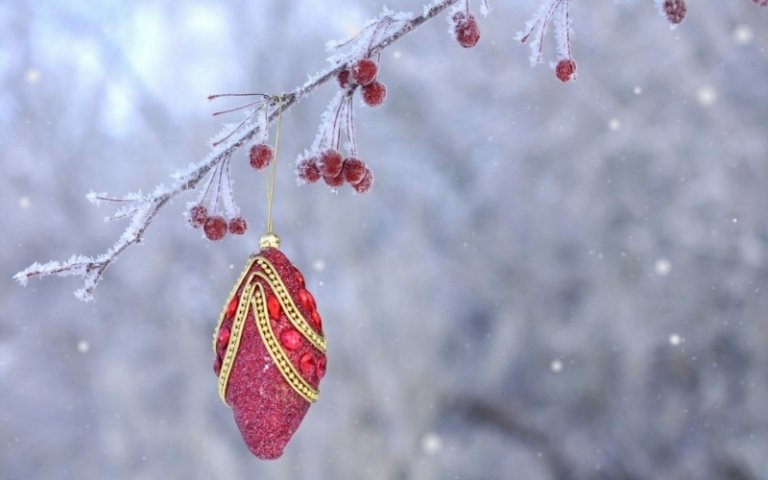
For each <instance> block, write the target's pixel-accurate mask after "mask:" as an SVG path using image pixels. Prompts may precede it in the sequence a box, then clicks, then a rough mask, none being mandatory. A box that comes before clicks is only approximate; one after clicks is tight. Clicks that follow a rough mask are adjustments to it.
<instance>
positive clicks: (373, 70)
mask: <svg viewBox="0 0 768 480" xmlns="http://www.w3.org/2000/svg"><path fill="white" fill-rule="evenodd" d="M378 72H379V67H378V66H377V65H376V62H374V61H373V60H371V59H370V58H364V59H362V60H358V61H357V63H355V64H354V65H353V66H352V79H353V80H354V81H355V82H357V83H358V84H360V85H363V86H365V85H368V84H369V83H371V82H372V81H374V80H375V79H376V74H377V73H378Z"/></svg>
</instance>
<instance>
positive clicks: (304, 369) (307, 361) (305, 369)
mask: <svg viewBox="0 0 768 480" xmlns="http://www.w3.org/2000/svg"><path fill="white" fill-rule="evenodd" d="M299 369H300V370H301V373H302V374H303V375H304V376H305V377H308V376H310V375H312V374H313V373H315V357H313V356H312V354H311V353H305V354H304V356H302V357H301V360H299Z"/></svg>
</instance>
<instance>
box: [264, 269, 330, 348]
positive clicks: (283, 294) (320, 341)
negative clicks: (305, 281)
mask: <svg viewBox="0 0 768 480" xmlns="http://www.w3.org/2000/svg"><path fill="white" fill-rule="evenodd" d="M255 260H256V262H257V263H258V264H259V266H260V267H261V268H262V269H263V270H264V273H261V272H257V273H256V275H257V276H258V277H260V278H262V279H264V281H266V282H267V284H268V285H269V286H270V287H271V288H272V291H273V292H275V295H276V296H277V299H278V300H279V301H280V306H281V307H282V308H283V310H284V311H285V314H286V317H288V320H289V321H290V322H291V325H293V326H294V327H295V328H296V329H297V330H298V331H299V332H301V334H302V335H304V337H305V338H306V339H307V340H309V343H311V344H312V345H314V346H315V348H317V349H318V350H320V351H321V352H323V353H325V348H326V342H325V338H324V337H323V336H321V335H319V334H318V333H317V332H315V329H314V328H312V327H310V326H309V324H308V323H307V321H306V320H305V319H304V317H303V316H302V315H301V313H299V309H298V308H297V307H296V304H295V303H293V299H292V298H291V296H290V295H289V294H288V289H287V288H286V286H285V284H284V283H283V281H282V280H281V279H280V276H279V275H278V274H277V270H276V269H275V267H274V266H272V264H271V263H270V262H269V260H267V259H266V258H264V257H256V259H255Z"/></svg>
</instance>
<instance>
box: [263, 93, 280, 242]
mask: <svg viewBox="0 0 768 480" xmlns="http://www.w3.org/2000/svg"><path fill="white" fill-rule="evenodd" d="M282 122H283V97H277V128H276V129H275V155H274V158H273V160H272V169H271V170H270V172H269V173H268V174H267V176H266V181H267V235H274V233H273V232H272V205H273V201H274V196H275V179H276V177H277V159H278V153H279V148H280V127H281V126H282Z"/></svg>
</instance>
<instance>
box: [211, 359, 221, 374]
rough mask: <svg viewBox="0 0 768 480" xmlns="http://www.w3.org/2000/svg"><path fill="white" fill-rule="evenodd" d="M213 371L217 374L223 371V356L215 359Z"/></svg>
mask: <svg viewBox="0 0 768 480" xmlns="http://www.w3.org/2000/svg"><path fill="white" fill-rule="evenodd" d="M213 373H215V374H216V375H218V374H219V373H221V357H220V356H218V355H216V358H214V359H213Z"/></svg>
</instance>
